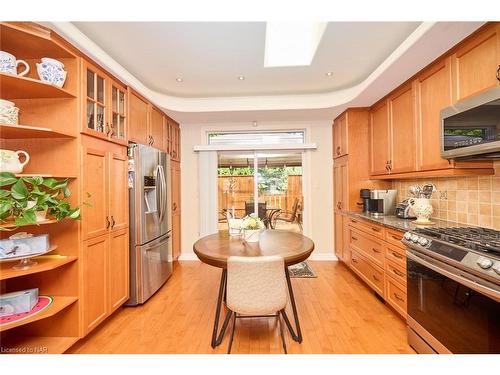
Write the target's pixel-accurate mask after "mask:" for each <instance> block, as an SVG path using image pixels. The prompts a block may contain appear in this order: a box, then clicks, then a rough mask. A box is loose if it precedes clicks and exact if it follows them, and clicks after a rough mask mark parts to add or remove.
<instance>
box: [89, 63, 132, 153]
mask: <svg viewBox="0 0 500 375" xmlns="http://www.w3.org/2000/svg"><path fill="white" fill-rule="evenodd" d="M82 90H83V93H82V98H83V101H82V104H83V110H82V112H83V113H84V114H85V115H84V116H82V118H83V122H84V123H83V127H82V132H83V133H85V134H88V135H91V136H94V137H99V138H103V139H107V140H110V141H113V142H118V143H121V144H126V139H127V138H126V129H127V124H126V122H127V109H126V103H127V91H126V88H125V86H123V85H122V84H121V83H119V82H117V81H115V80H113V79H112V78H111V77H110V76H109V75H108V74H106V73H105V72H104V71H103V70H101V69H100V68H99V67H97V66H95V65H93V64H91V63H90V62H88V61H86V60H84V62H83V84H82Z"/></svg>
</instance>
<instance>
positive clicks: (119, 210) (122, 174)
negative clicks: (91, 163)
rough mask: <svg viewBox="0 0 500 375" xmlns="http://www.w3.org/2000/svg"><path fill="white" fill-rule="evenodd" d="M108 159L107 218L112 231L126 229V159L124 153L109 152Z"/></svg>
mask: <svg viewBox="0 0 500 375" xmlns="http://www.w3.org/2000/svg"><path fill="white" fill-rule="evenodd" d="M108 158H109V181H110V182H109V218H110V221H111V225H112V230H113V231H116V230H120V229H124V228H128V226H129V216H128V186H127V171H128V157H127V155H126V154H124V153H117V152H110V153H109V154H108Z"/></svg>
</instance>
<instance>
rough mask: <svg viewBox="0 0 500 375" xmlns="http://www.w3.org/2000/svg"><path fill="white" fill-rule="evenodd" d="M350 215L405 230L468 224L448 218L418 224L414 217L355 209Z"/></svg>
mask: <svg viewBox="0 0 500 375" xmlns="http://www.w3.org/2000/svg"><path fill="white" fill-rule="evenodd" d="M347 214H348V215H349V216H352V217H357V218H360V219H364V220H368V221H371V222H373V223H376V224H380V225H382V226H384V227H387V228H391V229H396V230H400V231H403V232H406V231H408V230H413V229H416V228H429V227H463V226H466V225H465V224H459V223H456V222H453V221H446V220H439V219H432V221H433V222H434V223H436V224H434V225H418V224H415V223H413V220H414V219H401V218H399V217H397V216H395V215H391V216H382V217H378V218H375V217H372V216H370V215H368V214H365V213H363V212H354V211H349V212H348V213H347Z"/></svg>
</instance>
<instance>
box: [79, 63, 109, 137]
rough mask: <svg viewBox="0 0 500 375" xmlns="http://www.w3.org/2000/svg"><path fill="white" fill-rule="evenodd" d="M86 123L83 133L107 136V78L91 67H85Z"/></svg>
mask: <svg viewBox="0 0 500 375" xmlns="http://www.w3.org/2000/svg"><path fill="white" fill-rule="evenodd" d="M85 74H86V117H85V119H86V123H85V129H84V130H85V131H89V130H90V131H91V132H92V131H93V132H98V133H102V134H103V135H107V134H108V132H109V129H108V128H109V126H106V124H107V122H108V119H107V117H106V99H107V98H106V86H107V84H108V82H107V78H106V76H105V75H104V74H101V73H99V71H98V70H97V69H93V68H92V67H91V66H87V67H86V72H85Z"/></svg>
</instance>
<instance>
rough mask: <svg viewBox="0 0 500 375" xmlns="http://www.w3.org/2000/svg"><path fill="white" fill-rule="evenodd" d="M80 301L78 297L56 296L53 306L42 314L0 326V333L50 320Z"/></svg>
mask: <svg viewBox="0 0 500 375" xmlns="http://www.w3.org/2000/svg"><path fill="white" fill-rule="evenodd" d="M77 300H78V298H76V297H66V296H55V297H54V301H52V304H51V305H50V306H49V307H47V308H46V309H45V310H43V311H42V312H39V313H38V314H35V315H33V316H30V317H29V318H26V319H22V320H19V321H17V322H12V323H7V324H0V332H3V331H6V330H8V329H12V328H16V327H20V326H23V325H26V324H30V323H33V322H37V321H39V320H42V319H45V318H50V317H51V316H54V315H56V314H57V313H58V312H60V311H62V310H64V309H65V308H66V307H68V306H69V305H71V304H73V303H75V302H76V301H77Z"/></svg>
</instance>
